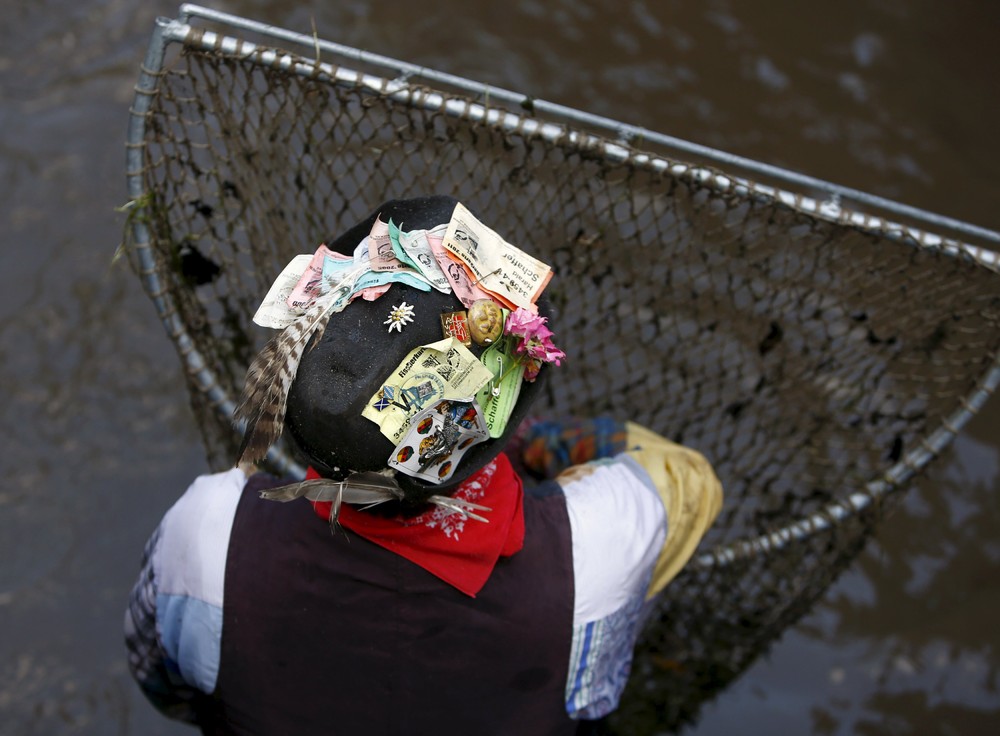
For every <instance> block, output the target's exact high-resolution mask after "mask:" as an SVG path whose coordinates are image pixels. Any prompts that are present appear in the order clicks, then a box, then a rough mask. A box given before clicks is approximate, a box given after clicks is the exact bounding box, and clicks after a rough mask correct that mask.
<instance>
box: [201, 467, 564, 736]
mask: <svg viewBox="0 0 1000 736" xmlns="http://www.w3.org/2000/svg"><path fill="white" fill-rule="evenodd" d="M278 484H279V482H278V481H277V480H275V479H274V478H271V477H269V476H264V475H256V476H254V477H253V478H251V479H250V481H249V482H248V483H247V487H246V488H245V489H244V493H243V496H242V498H241V500H240V503H239V507H238V509H237V512H236V518H235V521H234V524H233V531H232V536H231V539H230V544H229V555H228V559H227V562H226V580H225V605H224V608H223V629H222V654H221V662H220V667H219V677H218V684H217V687H216V692H215V698H214V710H213V711H212V712H211V713H206V720H205V722H204V726H203V727H204V730H205V732H206V733H238V734H268V735H270V734H290V735H294V736H307V735H309V734H324V736H328V735H331V734H334V735H336V734H366V735H371V736H381V735H383V734H386V735H388V734H392V735H395V734H414V735H416V736H425V735H426V734H442V735H448V734H461V735H463V736H464V735H467V734H476V735H477V736H479V735H487V734H503V735H505V736H506V735H508V734H572V733H573V732H574V726H575V724H574V722H573V721H571V720H570V719H569V717H568V716H567V715H566V711H565V705H564V702H565V701H564V689H565V685H566V674H567V668H568V664H569V655H570V640H571V634H572V623H573V621H572V619H573V561H572V549H571V541H570V530H569V521H568V518H567V516H566V504H565V499H564V497H563V495H562V493H561V491H559V490H558V486H555V485H554V484H552V485H548V486H542V487H541V488H540V489H539V491H540V492H535V493H531V492H529V493H527V494H526V496H525V504H524V511H525V544H524V549H522V550H521V551H520V552H519V553H517V554H516V555H514V556H513V557H511V558H504V559H501V560H500V562H499V563H498V564H497V567H496V569H495V570H494V572H493V575H492V576H491V577H490V579H489V581H488V582H487V583H486V585H485V587H484V588H483V589H482V590H481V591H480V593H479V595H478V596H477V597H476V598H470V597H468V596H466V595H464V594H462V593H460V592H458V591H457V590H455V589H454V588H452V587H451V586H449V585H448V584H446V583H444V582H442V581H441V580H439V579H438V578H436V577H434V576H433V575H431V574H430V573H428V572H426V571H425V570H423V569H422V568H420V567H418V566H417V565H415V564H413V563H412V562H409V561H408V560H405V559H403V558H401V557H399V556H397V555H395V554H393V553H391V552H389V551H387V550H385V549H383V548H381V547H379V546H377V545H375V544H372V543H370V542H368V541H367V540H365V539H362V538H361V537H358V536H357V535H355V534H353V533H351V532H349V531H347V532H344V533H338V534H337V535H336V536H332V535H331V534H330V530H329V526H328V525H327V524H326V522H324V521H323V520H322V519H320V518H319V517H318V516H317V515H316V514H315V513H314V512H313V510H312V507H311V506H310V504H309V503H308V502H307V501H305V500H299V501H293V502H290V503H287V504H281V503H274V502H270V501H263V500H261V499H260V498H259V497H258V492H259V491H260V490H262V489H263V488H267V487H271V486H275V485H278ZM546 493H547V495H545V494H546Z"/></svg>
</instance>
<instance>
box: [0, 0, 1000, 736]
mask: <svg viewBox="0 0 1000 736" xmlns="http://www.w3.org/2000/svg"><path fill="white" fill-rule="evenodd" d="M3 7H4V11H5V22H4V23H3V24H2V25H0V213H2V214H0V222H2V223H3V233H4V246H3V248H2V250H0V263H2V267H0V277H2V279H3V288H2V289H0V378H2V385H3V387H4V389H5V391H4V410H3V413H2V415H0V416H2V423H3V430H4V434H3V437H4V440H5V452H4V453H3V461H2V462H3V474H2V477H3V478H4V482H3V485H2V486H0V631H2V632H3V634H2V636H0V732H2V733H4V734H8V733H9V734H63V733H66V734H69V733H74V734H75V733H93V734H105V733H107V734H175V733H189V732H190V731H188V730H187V729H184V728H183V727H181V726H178V725H175V724H172V723H169V722H167V721H166V720H164V719H162V718H160V717H159V716H158V715H156V714H155V713H154V712H153V710H152V709H151V708H150V707H149V706H148V705H147V704H146V703H145V702H144V700H143V699H142V697H141V695H139V693H138V691H137V689H136V688H135V687H134V686H133V684H132V683H131V681H130V679H129V676H128V674H127V671H126V667H125V657H124V650H123V647H122V643H121V633H120V631H121V620H122V613H123V606H124V603H125V597H126V595H127V591H128V589H129V587H130V585H131V582H132V578H133V576H134V574H135V572H136V569H137V565H138V562H139V557H140V554H141V550H142V545H143V543H144V541H145V539H146V537H147V536H148V534H149V533H150V531H151V530H152V529H153V527H154V526H155V524H156V523H157V521H158V520H159V518H160V516H161V515H162V513H163V512H164V511H165V510H166V508H167V507H168V506H169V505H170V504H171V502H172V501H173V499H174V498H175V497H176V496H177V495H178V494H179V493H180V492H181V491H182V490H183V489H184V487H185V486H186V485H187V483H188V482H189V481H190V480H191V479H192V478H193V477H194V475H196V474H197V473H199V472H201V471H202V470H203V469H204V467H205V464H204V459H203V455H202V450H201V446H200V440H199V436H198V433H197V430H196V428H195V427H194V426H193V422H192V419H191V417H190V413H189V411H188V408H187V398H186V394H185V391H184V388H183V385H182V383H181V379H180V366H179V363H178V361H177V360H176V358H175V356H174V353H173V349H172V347H171V346H170V344H169V343H168V341H167V339H166V338H165V337H164V335H163V333H162V330H161V328H160V326H159V323H158V321H157V319H156V317H155V315H154V313H153V309H152V307H151V306H150V305H149V304H148V302H147V300H146V298H145V296H144V295H143V294H142V292H141V290H140V288H139V286H138V283H137V282H136V280H135V279H134V277H133V276H132V275H131V274H130V273H129V272H128V271H126V270H125V269H123V268H118V267H112V266H111V264H110V261H111V256H112V254H113V252H114V250H115V247H116V245H117V243H118V241H119V239H120V234H121V228H122V223H123V221H122V218H121V216H120V215H117V214H116V213H115V212H114V210H113V208H114V207H115V206H116V205H119V204H121V203H122V202H123V201H124V199H125V187H124V179H123V171H124V152H123V145H122V144H123V142H124V132H125V125H126V118H127V110H128V105H129V103H130V99H131V89H132V85H133V83H134V79H135V74H136V70H137V67H138V64H139V61H140V60H141V58H142V55H143V52H144V49H145V46H146V43H147V39H148V36H149V32H150V30H151V27H152V20H153V18H154V16H155V15H169V16H173V15H175V13H176V6H174V5H168V4H166V3H149V2H140V1H139V0H74V1H73V2H70V0H47V1H46V0H38V1H37V2H31V3H29V2H26V1H22V2H7V3H4V5H3ZM216 7H217V8H218V9H220V10H226V11H230V12H234V13H237V14H241V15H245V16H248V17H253V18H257V19H260V20H265V21H268V22H271V23H274V24H277V25H281V26H285V27H290V28H293V29H296V30H301V31H305V32H308V31H309V29H310V24H311V19H315V23H316V27H317V29H318V30H319V33H320V35H322V36H324V37H327V38H330V39H333V40H337V41H341V42H343V43H347V44H350V45H354V46H358V47H361V48H366V49H369V50H372V51H376V52H379V53H383V54H386V55H389V56H395V57H398V58H402V59H406V60H409V61H412V62H415V63H419V64H422V65H425V66H429V67H433V68H437V69H441V70H444V71H449V72H453V73H456V74H460V75H462V76H466V77H469V78H472V79H477V80H480V81H483V82H488V83H492V84H496V85H498V86H502V87H506V88H508V89H514V90H517V91H520V92H524V93H527V94H530V95H533V96H535V97H538V98H544V99H548V100H552V101H555V102H560V103H563V104H566V105H569V106H573V107H579V108H582V109H585V110H589V111H592V112H596V113H599V114H602V115H606V116H609V117H612V118H617V119H620V120H623V121H626V122H631V123H635V124H638V125H642V126H645V127H647V128H650V129H653V130H658V131H662V132H666V133H670V134H672V135H675V136H678V137H681V138H686V139H689V140H692V141H696V142H699V143H705V144H708V145H711V146H716V147H718V148H722V149H725V150H729V151H732V152H735V153H739V154H742V155H744V156H748V157H752V158H757V159H760V160H763V161H767V162H770V163H775V164H779V165H782V166H787V167H789V168H792V169H795V170H800V171H803V172H806V173H809V174H812V175H814V176H818V177H821V178H824V179H828V180H832V181H836V182H838V183H842V184H845V185H848V186H853V187H856V188H859V189H863V190H867V191H871V192H874V193H877V194H881V195H884V196H888V197H891V198H894V199H897V200H900V201H903V202H906V203H909V204H912V205H916V206H919V207H925V208H928V209H930V210H933V211H937V212H941V213H943V214H947V215H950V216H953V217H957V218H960V219H965V220H969V221H971V222H973V223H976V224H978V225H982V226H985V227H989V228H992V229H1000V207H998V206H997V203H998V202H1000V183H998V181H1000V179H998V177H997V176H996V172H997V169H998V163H1000V156H998V152H1000V143H998V142H997V136H996V126H997V123H998V121H1000V114H998V113H1000V96H998V95H997V94H996V90H997V82H996V80H997V79H998V78H1000V55H998V54H997V53H996V40H995V35H996V30H997V29H998V28H1000V5H997V4H995V3H984V2H978V1H976V0H955V1H953V2H951V3H947V4H946V3H940V2H931V1H930V0H922V1H917V0H842V1H841V2H838V3H803V2H801V1H799V2H792V1H791V0H780V1H777V0H771V1H769V2H735V1H732V2H721V1H719V0H709V1H706V2H668V1H661V2H612V0H576V1H574V2H568V1H564V0H558V1H551V2H541V1H540V0H511V1H510V2H504V3H488V2H482V1H481V0H466V2H448V1H446V0H428V2H424V3H419V4H418V3H407V4H401V3H390V2H387V1H385V0H370V1H363V0H356V1H354V2H340V3H308V2H296V3H293V2H265V1H264V0H260V1H258V2H254V1H251V0H243V1H239V2H236V1H232V2H224V3H219V4H218V5H216ZM998 428H1000V404H998V403H997V401H996V400H994V401H992V402H991V403H989V404H988V405H987V407H986V408H985V410H984V411H983V412H982V413H981V414H980V416H978V417H977V418H976V419H975V420H974V421H973V422H972V423H971V424H970V425H969V426H968V427H967V428H966V429H965V430H964V431H963V432H962V433H961V435H960V436H959V438H958V439H957V441H956V442H955V443H954V445H953V446H952V448H951V449H950V450H949V451H948V452H946V453H945V455H944V456H943V457H942V458H940V459H939V460H938V461H936V462H935V463H934V465H933V466H932V467H931V468H930V470H929V472H928V473H927V474H926V475H925V477H924V478H922V479H921V480H920V481H919V482H918V483H917V484H916V486H915V487H914V488H913V490H912V491H911V492H910V493H909V494H908V496H907V498H906V501H905V503H904V504H903V505H902V507H901V508H900V509H899V510H898V511H897V512H896V513H895V514H894V515H893V516H892V517H891V518H890V519H888V521H887V522H886V523H885V524H884V526H883V528H882V530H881V532H880V534H879V535H878V538H877V540H875V541H874V542H873V543H872V544H871V545H869V548H868V549H867V550H866V552H865V553H864V554H863V555H862V556H861V557H860V558H859V560H858V561H857V563H856V564H855V565H854V567H853V568H852V569H851V570H850V571H849V572H848V573H847V574H846V575H845V576H844V577H842V578H841V579H840V581H838V583H837V584H836V585H835V586H834V587H833V588H832V589H831V590H830V591H829V593H828V595H827V596H826V597H825V599H824V600H823V601H822V603H821V604H820V605H819V606H817V608H816V609H815V610H814V611H813V612H812V613H811V614H810V615H808V616H807V617H806V618H805V619H803V620H802V621H801V622H800V624H799V625H798V626H796V627H795V628H794V629H792V630H791V631H789V632H788V633H787V634H786V635H785V637H784V638H783V639H782V640H781V641H780V642H779V643H778V644H777V645H776V646H775V647H774V649H773V651H772V652H771V655H770V656H769V657H768V658H767V659H766V660H763V661H761V662H760V663H759V664H758V665H756V666H755V667H753V668H752V669H751V670H750V671H749V672H748V673H747V674H746V675H745V676H743V677H742V678H741V679H740V680H739V681H738V682H737V683H736V684H735V685H733V686H732V687H731V688H730V689H729V690H727V691H726V692H724V693H723V694H722V695H720V696H719V697H718V698H717V699H716V700H714V701H713V702H712V703H711V704H709V705H708V706H706V708H705V709H704V712H703V714H702V718H701V720H700V722H699V724H698V725H697V726H696V727H694V728H691V729H688V730H687V731H686V733H689V734H692V735H694V734H698V735H705V734H729V733H733V732H736V731H740V732H747V731H749V732H753V733H760V732H771V733H808V732H814V733H821V734H847V733H863V734H867V733H871V734H875V733H901V734H903V733H905V734H924V733H926V734H951V733H960V734H975V733H995V732H996V729H997V727H998V725H1000V697H998V694H997V688H998V652H997V644H996V642H997V636H996V633H995V621H996V612H997V611H998V610H1000V586H998V583H997V578H998V572H1000V570H998V567H1000V541H998V540H1000V534H998V532H1000V494H998V493H997V485H998V478H1000V451H998V450H1000V434H998Z"/></svg>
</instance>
